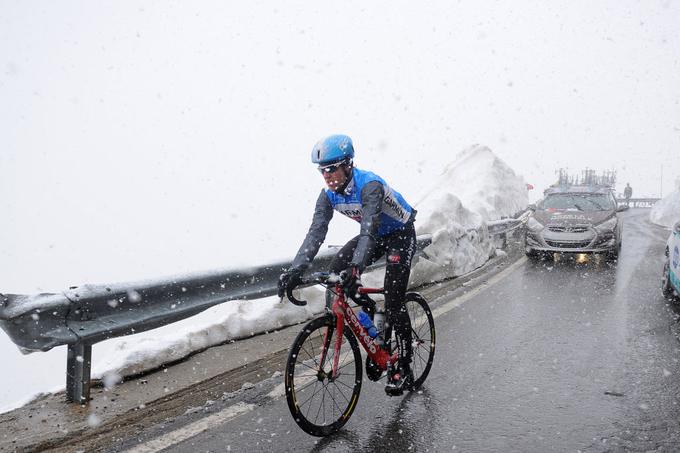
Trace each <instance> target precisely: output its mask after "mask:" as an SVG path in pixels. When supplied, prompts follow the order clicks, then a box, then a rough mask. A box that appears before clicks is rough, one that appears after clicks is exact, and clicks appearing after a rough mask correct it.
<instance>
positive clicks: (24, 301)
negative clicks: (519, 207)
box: [0, 235, 431, 403]
mask: <svg viewBox="0 0 680 453" xmlns="http://www.w3.org/2000/svg"><path fill="white" fill-rule="evenodd" d="M430 243H431V237H430V236H429V235H424V236H420V237H418V242H417V246H418V248H417V250H418V253H419V254H420V253H422V250H423V249H424V248H425V247H427V246H428V245H429V244H430ZM334 255H335V254H334V253H330V252H328V253H322V254H319V256H317V257H316V259H315V260H314V261H313V263H312V265H311V266H310V269H309V271H310V272H314V271H319V270H325V269H327V268H328V266H329V264H330V262H331V259H332V258H333V256H334ZM290 265H291V263H290V262H281V263H276V264H268V265H265V266H258V267H253V268H249V269H238V270H232V271H226V272H208V273H201V274H195V275H186V276H181V277H174V278H165V279H158V280H146V281H140V282H131V283H117V284H112V285H90V284H87V285H83V286H79V287H71V288H70V289H69V290H68V291H64V292H63V293H59V294H37V295H16V294H0V327H2V329H3V330H4V331H5V332H6V333H7V335H8V336H9V337H10V339H11V340H12V341H13V342H14V343H15V344H16V345H17V346H18V347H19V348H20V349H21V350H22V351H23V352H33V351H48V350H50V349H52V348H54V347H56V346H61V345H66V346H67V347H68V353H67V364H66V368H67V372H66V375H67V377H66V397H67V400H69V401H73V402H79V403H83V402H86V401H88V400H89V394H90V366H91V358H92V345H93V344H95V343H98V342H100V341H103V340H107V339H110V338H115V337H118V336H123V335H130V334H133V333H139V332H143V331H146V330H150V329H154V328H156V327H160V326H163V325H166V324H170V323H173V322H175V321H179V320H181V319H185V318H188V317H190V316H193V315H195V314H197V313H200V312H202V311H204V310H206V309H208V308H210V307H212V306H214V305H218V304H221V303H224V302H227V301H230V300H243V299H259V298H262V297H268V296H272V295H274V294H276V293H277V282H278V278H279V275H280V274H281V272H282V271H283V270H284V269H287V268H288V267H290ZM373 267H380V265H377V266H373Z"/></svg>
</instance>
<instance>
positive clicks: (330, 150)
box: [278, 135, 416, 395]
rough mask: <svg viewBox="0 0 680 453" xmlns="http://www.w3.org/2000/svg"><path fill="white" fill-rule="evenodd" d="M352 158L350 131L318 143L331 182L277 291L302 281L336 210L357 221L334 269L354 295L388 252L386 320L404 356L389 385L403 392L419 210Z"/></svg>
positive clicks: (390, 390) (316, 151) (408, 376)
mask: <svg viewBox="0 0 680 453" xmlns="http://www.w3.org/2000/svg"><path fill="white" fill-rule="evenodd" d="M353 160H354V145H353V144H352V139H351V138H349V137H348V136H346V135H331V136H329V137H326V138H324V139H322V140H320V141H319V142H318V143H317V144H316V145H314V148H313V149H312V163H314V164H317V165H318V170H319V172H321V174H322V175H323V178H324V181H325V183H326V186H327V188H326V189H323V190H322V191H321V193H320V194H319V197H318V199H317V200H316V207H315V209H314V216H313V218H312V224H311V226H310V228H309V231H308V232H307V236H306V237H305V239H304V241H303V243H302V245H301V246H300V249H299V251H298V252H297V255H296V256H295V259H294V260H293V263H292V265H291V267H290V269H288V270H287V271H286V272H284V273H283V274H281V277H280V278H279V283H278V288H279V297H282V296H283V294H284V293H285V291H286V289H288V288H295V287H296V286H298V285H299V284H300V281H301V276H302V272H303V271H304V270H305V269H306V268H307V267H309V265H310V263H311V262H312V260H313V259H314V257H315V256H316V254H317V253H318V251H319V248H320V247H321V244H322V243H323V241H324V240H325V238H326V233H327V232H328V224H329V222H330V220H331V218H332V217H333V211H334V210H335V211H338V212H340V213H341V214H344V215H346V216H348V217H350V218H351V219H354V220H356V221H357V222H359V223H360V224H361V226H360V230H359V235H358V236H356V237H354V238H353V239H351V240H350V241H349V242H347V244H345V246H344V247H342V248H341V249H340V251H338V253H337V254H336V255H335V257H334V258H333V260H332V261H331V265H330V271H331V272H334V273H338V274H339V275H340V276H341V278H342V281H343V286H344V287H345V290H346V292H347V294H348V295H349V296H350V297H353V298H356V297H355V296H356V289H357V287H358V286H359V285H361V281H360V279H359V277H360V275H361V273H362V272H363V271H364V269H365V268H366V267H367V266H368V265H370V264H371V263H374V262H375V261H377V260H378V259H379V258H381V257H382V256H383V255H386V259H387V267H386V272H385V309H386V314H387V323H388V324H390V325H392V326H394V329H395V331H396V333H397V337H398V338H399V342H398V348H399V357H400V360H399V363H398V365H397V367H396V368H394V369H393V370H391V371H390V374H389V375H388V382H387V385H386V387H385V391H386V393H387V394H388V395H400V394H402V393H403V391H404V389H408V388H409V387H410V383H411V382H412V380H413V375H412V373H411V367H410V364H411V355H412V345H411V342H412V337H411V329H410V321H409V317H408V313H407V311H406V309H405V307H404V303H403V300H404V295H405V294H406V289H407V286H408V279H409V274H410V272H411V260H412V258H413V254H414V253H415V249H416V233H415V228H414V226H413V222H414V221H415V217H416V210H415V209H413V208H412V207H411V206H410V205H409V204H408V203H407V202H406V200H405V199H404V198H403V197H402V196H401V195H400V194H399V193H398V192H397V191H395V190H394V189H392V188H391V187H390V186H389V185H387V183H386V182H385V181H384V180H383V179H382V178H381V177H380V176H378V175H376V174H374V173H371V172H369V171H366V170H360V169H358V168H356V167H355V166H354V163H353ZM369 310H370V308H369Z"/></svg>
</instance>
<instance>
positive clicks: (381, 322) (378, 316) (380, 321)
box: [373, 310, 385, 345]
mask: <svg viewBox="0 0 680 453" xmlns="http://www.w3.org/2000/svg"><path fill="white" fill-rule="evenodd" d="M373 324H375V328H376V329H378V338H377V339H376V341H375V342H376V343H377V344H380V345H382V344H383V337H384V336H385V312H384V311H381V310H376V311H375V315H373Z"/></svg>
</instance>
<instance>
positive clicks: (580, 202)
mask: <svg viewBox="0 0 680 453" xmlns="http://www.w3.org/2000/svg"><path fill="white" fill-rule="evenodd" d="M541 208H543V209H572V210H576V211H609V210H612V209H614V204H613V202H612V199H611V198H610V197H609V196H607V195H605V194H593V193H588V194H573V193H560V194H553V195H548V196H547V197H546V198H545V199H544V200H543V203H541Z"/></svg>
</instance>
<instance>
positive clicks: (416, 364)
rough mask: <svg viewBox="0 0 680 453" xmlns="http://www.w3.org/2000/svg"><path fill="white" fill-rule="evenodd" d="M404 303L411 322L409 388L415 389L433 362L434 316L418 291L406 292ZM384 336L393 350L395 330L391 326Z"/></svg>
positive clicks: (390, 349)
mask: <svg viewBox="0 0 680 453" xmlns="http://www.w3.org/2000/svg"><path fill="white" fill-rule="evenodd" d="M404 305H405V306H406V310H407V311H408V316H409V321H410V324H411V335H412V345H413V353H412V356H411V371H412V372H413V383H412V384H411V386H410V390H417V389H418V388H419V387H420V386H422V385H423V383H424V382H425V379H427V376H428V375H429V374H430V370H431V369H432V364H433V363H434V352H435V346H436V331H435V327H434V317H433V316H432V310H430V306H429V305H428V304H427V301H426V300H425V299H424V298H423V296H421V295H420V294H418V293H406V296H405V297H404ZM386 336H387V337H388V338H390V346H389V351H394V350H395V348H396V345H397V340H396V338H395V336H396V332H394V329H393V328H389V329H388V331H387V332H386Z"/></svg>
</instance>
